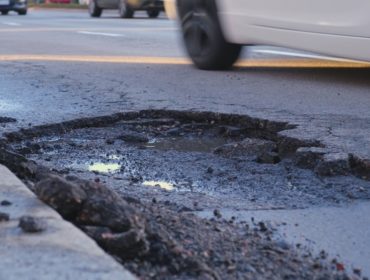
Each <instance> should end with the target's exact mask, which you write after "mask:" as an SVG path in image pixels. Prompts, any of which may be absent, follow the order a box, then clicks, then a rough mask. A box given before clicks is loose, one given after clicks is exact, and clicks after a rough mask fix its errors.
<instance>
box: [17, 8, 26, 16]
mask: <svg viewBox="0 0 370 280" xmlns="http://www.w3.org/2000/svg"><path fill="white" fill-rule="evenodd" d="M18 15H20V16H25V15H27V9H25V10H19V11H18Z"/></svg>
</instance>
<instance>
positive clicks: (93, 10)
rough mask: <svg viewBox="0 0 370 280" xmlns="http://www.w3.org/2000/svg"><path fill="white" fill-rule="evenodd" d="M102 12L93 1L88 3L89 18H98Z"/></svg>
mask: <svg viewBox="0 0 370 280" xmlns="http://www.w3.org/2000/svg"><path fill="white" fill-rule="evenodd" d="M102 12H103V9H102V8H99V7H98V5H97V4H96V1H95V0H90V1H89V14H90V16H91V17H100V16H101V14H102Z"/></svg>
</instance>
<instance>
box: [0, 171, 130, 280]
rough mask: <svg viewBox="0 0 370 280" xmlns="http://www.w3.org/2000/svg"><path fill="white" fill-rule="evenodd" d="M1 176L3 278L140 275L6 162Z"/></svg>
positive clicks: (110, 277)
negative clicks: (34, 190)
mask: <svg viewBox="0 0 370 280" xmlns="http://www.w3.org/2000/svg"><path fill="white" fill-rule="evenodd" d="M0 178H1V182H0V200H1V203H0V214H1V215H0V236H1V239H2V241H1V243H0V255H1V262H0V278H1V279H8V280H13V279H14V280H15V279H39V280H44V279H45V280H46V279H60V280H64V279H77V278H78V279H80V280H85V279H86V280H90V279H107V280H108V279H109V280H110V279H127V280H131V279H132V280H135V279H137V278H136V277H135V276H133V275H132V274H131V273H130V272H129V271H127V270H126V269H125V268H123V267H122V266H121V265H120V264H119V263H118V262H117V261H116V260H115V259H114V258H113V257H111V256H110V255H108V254H107V253H105V252H104V251H103V250H102V249H101V248H100V247H99V246H98V245H97V244H96V243H95V241H93V240H92V239H91V238H89V237H88V236H87V235H85V233H83V232H82V231H80V230H79V229H78V228H76V227H75V226H74V225H73V224H71V223H69V222H67V221H65V220H63V219H62V217H61V216H60V215H59V214H58V213H57V212H56V211H54V210H53V209H51V208H50V207H49V206H47V205H46V204H44V203H43V202H41V201H40V200H39V199H38V198H37V197H36V196H35V195H34V194H33V193H32V192H31V190H29V189H28V188H27V187H26V186H25V185H24V184H23V183H22V182H21V181H20V180H19V179H18V178H17V177H16V176H15V175H14V174H13V173H12V172H11V171H9V169H8V168H6V167H5V166H3V165H0ZM21 220H23V221H25V220H27V221H28V226H25V225H24V223H23V224H22V223H20V221H21ZM29 222H31V223H29ZM35 225H36V226H35ZM38 225H42V226H40V227H39V226H38Z"/></svg>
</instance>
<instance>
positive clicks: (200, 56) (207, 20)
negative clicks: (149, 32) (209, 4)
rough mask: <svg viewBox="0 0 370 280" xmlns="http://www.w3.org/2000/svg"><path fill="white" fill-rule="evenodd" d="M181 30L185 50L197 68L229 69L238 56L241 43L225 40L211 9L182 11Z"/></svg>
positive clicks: (197, 8) (215, 15)
mask: <svg viewBox="0 0 370 280" xmlns="http://www.w3.org/2000/svg"><path fill="white" fill-rule="evenodd" d="M180 14H181V11H180ZM182 32H183V39H184V43H185V47H186V50H187V52H188V54H189V56H190V58H191V60H192V61H193V63H194V64H195V66H196V67H198V68H199V69H203V70H224V69H229V68H230V67H231V66H232V65H233V64H234V63H235V62H236V60H237V59H238V58H239V55H240V51H241V48H242V47H241V45H237V44H231V43H228V42H226V40H225V38H224V36H223V34H222V31H221V27H220V25H219V22H218V19H217V13H216V14H212V10H211V9H208V10H206V9H202V7H200V8H199V7H196V8H194V7H193V8H192V9H191V10H190V11H188V12H187V13H183V16H182Z"/></svg>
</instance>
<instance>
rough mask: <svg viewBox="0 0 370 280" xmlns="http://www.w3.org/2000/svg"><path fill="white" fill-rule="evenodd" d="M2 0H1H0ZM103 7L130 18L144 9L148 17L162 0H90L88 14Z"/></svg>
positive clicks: (97, 14) (155, 13) (156, 11)
mask: <svg viewBox="0 0 370 280" xmlns="http://www.w3.org/2000/svg"><path fill="white" fill-rule="evenodd" d="M0 1H2V0H0ZM104 9H118V14H119V16H120V17H121V18H132V17H133V16H134V13H135V11H146V12H147V14H148V16H149V17H150V18H156V17H158V15H159V13H160V12H161V11H163V10H164V4H163V0H90V1H89V14H90V16H92V17H100V16H101V14H102V12H103V10H104Z"/></svg>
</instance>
